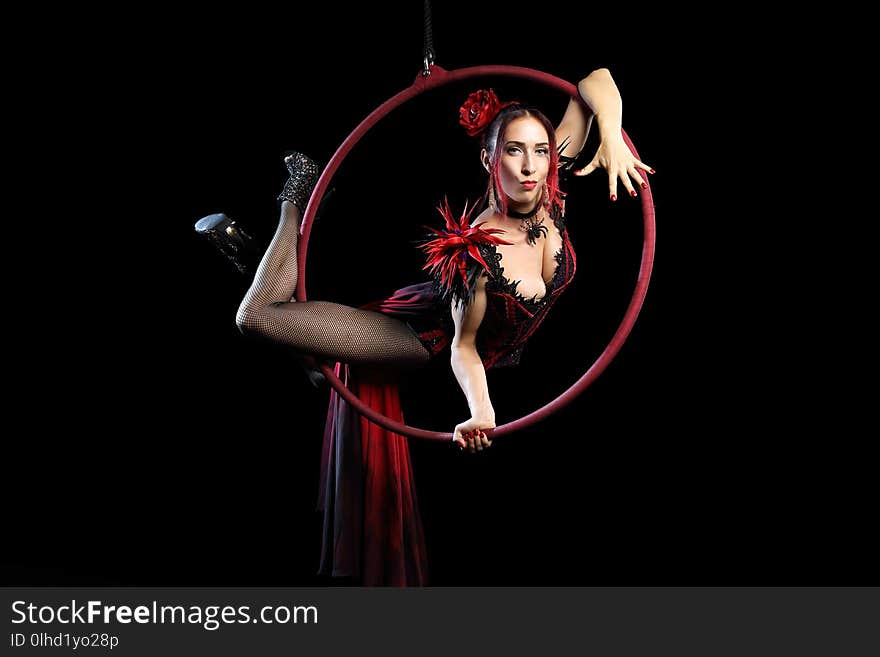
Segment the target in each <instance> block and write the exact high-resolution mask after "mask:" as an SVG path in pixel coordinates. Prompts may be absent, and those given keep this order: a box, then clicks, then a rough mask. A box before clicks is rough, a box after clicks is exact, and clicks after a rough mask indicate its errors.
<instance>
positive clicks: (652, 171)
mask: <svg viewBox="0 0 880 657" xmlns="http://www.w3.org/2000/svg"><path fill="white" fill-rule="evenodd" d="M648 173H657V172H656V171H654V169H648Z"/></svg>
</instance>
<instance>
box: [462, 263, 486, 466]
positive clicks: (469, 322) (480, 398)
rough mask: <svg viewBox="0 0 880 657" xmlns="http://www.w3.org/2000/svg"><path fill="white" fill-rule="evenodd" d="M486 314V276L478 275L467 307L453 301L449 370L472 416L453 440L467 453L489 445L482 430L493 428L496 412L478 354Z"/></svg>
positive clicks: (463, 423)
mask: <svg viewBox="0 0 880 657" xmlns="http://www.w3.org/2000/svg"><path fill="white" fill-rule="evenodd" d="M485 313H486V276H485V274H483V275H481V276H479V277H478V278H477V282H476V289H475V290H474V296H473V298H472V299H471V300H470V303H468V304H467V305H464V304H460V303H456V302H453V304H452V320H453V322H454V324H455V336H454V337H453V339H452V359H451V360H452V371H453V373H454V374H455V378H456V379H457V380H458V384H459V385H460V386H461V389H462V392H464V395H465V397H466V398H467V402H468V407H469V408H470V411H471V417H470V419H469V420H467V421H466V422H462V423H461V424H459V425H458V426H457V427H455V435H454V437H453V440H455V442H456V443H457V444H458V445H459V446H460V447H463V448H464V447H467V448H468V450H469V451H475V450H476V451H479V450H482V449H483V447H488V446H489V445H491V444H492V443H491V442H490V441H489V439H488V438H487V437H486V434H485V433H483V432H482V431H481V429H491V428H494V427H495V409H493V408H492V401H491V400H490V399H489V385H488V383H487V382H486V370H485V368H484V367H483V361H482V359H481V358H480V355H479V353H477V342H476V339H477V329H478V328H479V327H480V323H481V322H482V321H483V316H484V315H485Z"/></svg>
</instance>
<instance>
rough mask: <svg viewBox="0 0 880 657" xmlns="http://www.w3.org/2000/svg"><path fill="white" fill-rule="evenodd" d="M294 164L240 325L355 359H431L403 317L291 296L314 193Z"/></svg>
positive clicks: (403, 363)
mask: <svg viewBox="0 0 880 657" xmlns="http://www.w3.org/2000/svg"><path fill="white" fill-rule="evenodd" d="M289 168H291V180H290V181H288V183H287V185H285V191H284V192H282V198H283V199H284V200H283V201H282V204H281V218H280V220H279V224H278V229H277V230H276V232H275V236H274V237H273V238H272V242H271V243H270V244H269V248H268V249H267V251H266V254H265V255H264V256H263V259H262V261H261V262H260V266H259V267H258V269H257V273H256V275H255V276H254V282H253V283H252V284H251V287H250V289H249V290H248V291H247V293H246V294H245V297H244V299H243V300H242V302H241V306H240V307H239V309H238V314H237V316H236V323H237V324H238V327H239V328H240V329H241V331H242V332H243V333H245V334H246V335H254V336H259V337H263V338H268V339H270V340H273V341H275V342H278V343H281V344H285V345H288V346H290V347H293V348H294V349H296V350H297V351H301V352H305V353H308V354H314V355H316V356H320V357H323V358H330V359H335V360H341V361H344V362H346V363H350V364H382V365H390V366H395V367H410V366H415V365H420V364H423V363H425V362H426V361H427V360H428V351H427V350H426V349H425V347H424V346H423V345H422V343H421V342H420V341H419V340H418V338H417V337H416V336H415V334H414V333H413V331H412V330H411V329H410V328H409V327H408V326H407V325H406V324H404V323H403V322H401V321H399V320H397V319H394V318H391V317H388V316H386V315H382V314H380V313H375V312H371V311H367V310H360V309H357V308H351V307H348V306H343V305H341V304H336V303H330V302H328V301H306V302H303V303H294V302H292V301H291V298H292V297H293V294H294V291H295V290H296V283H297V250H296V249H297V241H298V238H299V223H300V220H301V218H302V213H301V211H300V207H297V206H298V205H299V206H302V207H304V206H305V202H306V201H307V200H308V195H305V194H304V193H303V188H302V184H299V185H298V184H297V180H298V179H297V176H298V175H299V169H297V168H296V167H295V166H294V167H291V166H290V163H289ZM291 181H293V183H294V184H293V187H292V186H291ZM311 185H314V180H312V181H311ZM291 189H293V191H292V192H291ZM308 194H311V189H310V188H309V189H308ZM303 196H304V197H305V198H304V199H303ZM291 201H294V202H297V205H294V203H293V202H291Z"/></svg>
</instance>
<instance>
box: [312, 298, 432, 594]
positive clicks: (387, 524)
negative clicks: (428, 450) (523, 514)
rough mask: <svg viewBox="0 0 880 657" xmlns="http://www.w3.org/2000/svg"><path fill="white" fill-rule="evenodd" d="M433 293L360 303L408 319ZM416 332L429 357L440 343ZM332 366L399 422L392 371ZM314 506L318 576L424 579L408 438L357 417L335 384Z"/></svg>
mask: <svg viewBox="0 0 880 657" xmlns="http://www.w3.org/2000/svg"><path fill="white" fill-rule="evenodd" d="M433 299H434V297H433V296H432V295H431V292H430V285H416V286H410V287H408V288H403V289H401V290H398V291H397V292H395V294H394V296H393V297H391V298H390V299H386V300H384V301H381V302H377V303H374V304H370V305H368V306H364V308H367V309H370V310H374V311H377V312H382V313H385V314H387V315H392V316H395V317H399V318H401V319H406V320H410V319H415V318H419V317H421V318H424V317H425V316H426V315H429V314H430V313H431V312H433V310H434V306H433ZM441 333H442V332H441ZM418 334H419V337H420V338H424V340H423V343H425V344H426V347H428V348H429V350H430V351H431V353H432V355H433V354H434V353H436V352H437V351H439V350H440V349H441V348H442V347H443V346H444V343H445V342H446V341H445V340H442V339H441V340H439V341H438V340H437V339H436V335H438V334H437V332H436V331H427V332H424V333H423V332H419V333H418ZM334 371H335V373H336V375H337V376H338V377H339V378H340V379H342V381H343V383H345V384H346V386H347V387H348V388H349V389H350V390H351V391H352V392H353V393H354V394H355V395H357V397H358V398H359V399H361V400H362V401H364V402H365V403H366V404H368V405H369V406H370V407H371V408H373V409H375V410H377V411H379V412H380V413H382V414H383V415H386V416H388V417H389V418H392V419H394V420H398V421H400V422H403V421H404V418H403V410H402V409H401V405H400V395H399V388H398V383H397V381H396V379H395V378H394V375H393V374H385V373H383V372H381V371H378V370H375V369H371V368H352V367H349V366H348V365H343V364H341V363H337V364H336V367H335V370H334ZM318 510H319V511H323V512H324V530H323V537H324V538H323V546H322V550H321V566H320V569H319V573H320V574H323V575H331V576H334V577H359V578H360V579H361V582H362V584H363V585H364V586H424V585H425V584H427V582H428V557H427V549H426V547H425V536H424V531H423V528H422V520H421V515H420V513H419V505H418V499H417V497H416V488H415V482H414V480H413V471H412V463H411V461H410V455H409V446H408V444H407V438H405V437H404V436H401V435H399V434H396V433H392V432H390V431H387V430H385V429H383V428H382V427H380V426H378V425H376V424H374V423H373V422H370V421H369V420H367V419H366V418H364V417H362V416H361V415H360V414H359V413H357V411H355V410H354V409H352V408H351V407H350V406H349V405H348V404H347V403H346V402H345V400H343V399H342V398H341V397H340V396H339V395H338V394H337V393H336V391H335V390H331V392H330V407H329V409H328V412H327V423H326V425H325V427H324V445H323V450H322V455H321V484H320V491H319V493H318Z"/></svg>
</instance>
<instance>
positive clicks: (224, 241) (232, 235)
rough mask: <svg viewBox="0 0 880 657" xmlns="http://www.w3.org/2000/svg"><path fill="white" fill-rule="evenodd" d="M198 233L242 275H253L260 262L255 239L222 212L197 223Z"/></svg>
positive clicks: (203, 218) (210, 215)
mask: <svg viewBox="0 0 880 657" xmlns="http://www.w3.org/2000/svg"><path fill="white" fill-rule="evenodd" d="M195 228H196V232H197V233H198V234H199V235H204V236H205V238H207V239H208V240H210V241H211V243H212V244H214V246H216V247H217V249H218V250H219V251H220V253H222V254H223V255H224V256H226V257H227V258H228V259H229V260H230V261H231V262H232V264H233V265H235V268H236V269H238V271H240V272H241V273H242V274H246V275H253V274H254V272H255V271H256V269H257V265H258V264H259V262H260V251H259V249H258V248H257V246H256V244H255V243H254V239H253V238H252V237H251V236H250V235H248V234H247V233H246V232H244V230H242V228H241V227H240V226H238V225H237V224H236V223H235V222H234V221H233V220H232V219H230V218H229V217H227V216H226V215H225V214H223V213H222V212H220V213H217V214H209V215H208V216H207V217H202V218H201V219H199V220H198V221H197V222H196V226H195Z"/></svg>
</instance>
